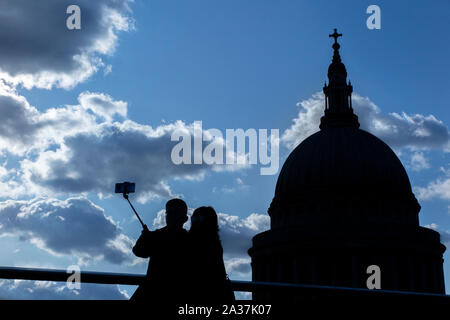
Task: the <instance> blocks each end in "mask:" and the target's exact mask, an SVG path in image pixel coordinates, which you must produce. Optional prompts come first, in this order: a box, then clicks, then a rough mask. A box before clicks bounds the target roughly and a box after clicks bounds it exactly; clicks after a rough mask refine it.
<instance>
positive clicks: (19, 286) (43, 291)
mask: <svg viewBox="0 0 450 320" xmlns="http://www.w3.org/2000/svg"><path fill="white" fill-rule="evenodd" d="M0 299H2V300H10V299H12V300H100V299H101V300H124V299H125V300H127V299H129V296H128V294H127V293H126V292H125V291H124V290H120V288H119V286H117V285H106V284H92V283H81V288H80V289H77V290H72V289H69V288H67V286H66V283H64V282H53V281H31V280H0Z"/></svg>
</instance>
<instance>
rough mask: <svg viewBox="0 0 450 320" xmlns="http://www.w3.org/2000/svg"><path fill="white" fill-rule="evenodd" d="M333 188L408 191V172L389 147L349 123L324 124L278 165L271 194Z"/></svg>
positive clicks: (292, 194)
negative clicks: (282, 163)
mask: <svg viewBox="0 0 450 320" xmlns="http://www.w3.org/2000/svg"><path fill="white" fill-rule="evenodd" d="M335 188H337V189H339V191H340V192H354V191H355V190H358V191H363V190H367V189H374V188H375V189H377V188H378V190H377V191H379V192H386V193H392V192H394V193H411V184H410V182H409V178H408V175H407V173H406V171H405V169H404V168H403V165H402V163H401V162H400V160H399V159H398V158H397V156H396V155H395V153H394V152H393V151H392V150H391V148H389V146H388V145H387V144H385V143H384V142H383V141H381V140H380V139H378V138H377V137H375V136H374V135H372V134H370V133H368V132H366V131H364V130H360V129H356V128H352V127H344V128H327V129H325V130H321V131H319V132H317V133H315V134H313V135H311V136H310V137H308V138H307V139H305V140H304V141H303V142H302V143H300V144H299V145H298V146H297V147H296V148H295V149H294V151H292V153H291V154H290V155H289V157H288V158H287V160H286V162H285V163H284V165H283V168H282V169H281V172H280V175H279V177H278V182H277V186H276V190H275V197H279V198H284V197H292V196H294V197H295V195H296V194H301V193H302V192H305V191H306V192H308V193H310V192H312V191H317V192H320V191H321V190H324V189H335Z"/></svg>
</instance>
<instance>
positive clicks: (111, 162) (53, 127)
mask: <svg viewBox="0 0 450 320" xmlns="http://www.w3.org/2000/svg"><path fill="white" fill-rule="evenodd" d="M78 101H79V105H66V106H64V107H59V108H49V109H46V110H45V111H44V112H40V111H39V110H37V109H36V108H35V107H33V106H31V105H30V104H29V103H28V101H27V100H26V99H25V98H24V97H23V96H21V95H19V94H18V93H17V92H16V90H14V89H11V88H9V87H7V86H4V85H3V86H2V85H1V82H0V111H2V118H1V119H0V152H3V153H5V152H9V153H12V154H14V155H17V156H19V157H21V159H20V160H19V162H20V168H15V169H14V171H8V169H6V168H5V167H3V168H2V169H1V170H0V197H1V196H8V197H13V198H18V197H20V196H37V195H39V196H41V195H50V194H55V193H58V195H64V194H66V193H69V194H79V193H84V192H94V193H96V194H99V195H101V196H102V197H106V196H108V195H110V194H111V193H112V191H113V187H114V184H115V183H116V182H120V181H125V180H132V181H134V182H136V183H137V185H138V188H137V193H136V196H137V198H138V201H140V202H146V201H148V200H150V199H152V198H154V197H170V196H173V193H172V191H171V189H170V187H169V184H168V181H169V180H170V179H188V180H201V179H202V178H203V177H204V175H205V174H206V172H208V170H213V171H224V170H225V171H229V170H232V171H234V170H239V169H242V168H246V167H247V166H245V165H239V164H236V165H214V164H213V165H207V164H205V163H203V164H199V165H196V164H192V165H191V164H180V165H176V164H174V163H173V161H172V159H171V152H172V149H173V147H174V146H175V145H176V144H177V143H178V141H172V140H171V136H172V134H173V133H174V132H175V131H184V132H187V133H188V134H189V135H190V137H191V139H193V138H195V137H198V135H201V134H203V135H205V136H207V137H209V136H211V135H210V133H209V131H208V130H203V132H202V131H200V132H198V131H196V130H194V124H185V123H184V122H182V121H177V122H175V123H169V124H164V125H160V126H158V127H156V128H153V127H151V126H148V125H142V124H139V123H136V122H134V121H131V120H128V119H126V114H127V103H126V102H124V101H121V100H114V99H113V98H112V97H111V96H109V95H107V94H104V93H91V92H83V93H81V94H80V95H79V97H78ZM116 115H118V116H120V117H121V118H122V119H121V120H122V122H118V121H115V120H116V119H115V116H116ZM210 143H213V144H214V145H215V146H216V147H219V148H224V143H225V142H224V140H223V139H217V140H214V141H213V142H210ZM194 152H197V151H196V150H193V153H194ZM199 152H202V150H200V151H199ZM227 152H231V153H234V151H231V150H227Z"/></svg>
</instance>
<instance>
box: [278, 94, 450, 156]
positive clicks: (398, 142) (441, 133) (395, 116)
mask: <svg viewBox="0 0 450 320" xmlns="http://www.w3.org/2000/svg"><path fill="white" fill-rule="evenodd" d="M297 105H298V106H299V107H300V110H299V114H298V116H297V117H296V118H295V119H293V124H292V125H291V127H290V128H288V129H287V130H285V132H284V133H283V135H282V137H281V141H282V142H283V143H284V144H285V145H286V146H287V147H288V148H290V149H293V148H294V147H296V146H297V145H298V144H299V143H300V142H302V141H303V140H304V139H305V138H307V137H308V136H310V135H311V134H313V133H315V132H317V131H318V130H319V123H320V117H321V116H322V115H323V110H324V105H325V103H324V95H323V93H320V92H318V93H315V94H313V95H312V97H311V98H309V99H307V100H303V101H301V102H299V103H298V104H297ZM352 105H353V109H354V110H355V113H356V115H357V116H358V119H359V123H360V124H361V129H363V130H366V131H368V132H370V133H372V134H374V135H375V136H377V137H379V138H380V139H382V140H383V141H385V142H386V143H387V144H389V145H390V146H391V147H393V148H403V147H407V148H410V149H413V150H418V149H421V150H429V149H442V150H446V149H447V148H448V145H449V141H450V134H449V131H448V129H447V127H446V126H445V125H444V124H443V122H442V121H440V120H438V119H436V118H435V117H434V116H433V115H428V116H424V115H421V114H414V115H409V114H406V113H405V112H402V113H401V114H399V113H395V112H394V113H389V114H383V113H382V112H381V111H380V109H379V108H378V106H377V105H375V103H373V102H372V101H371V100H370V99H369V98H367V97H362V96H360V95H359V94H357V93H354V94H353V95H352Z"/></svg>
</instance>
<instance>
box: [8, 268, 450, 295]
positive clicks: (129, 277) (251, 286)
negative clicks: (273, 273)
mask: <svg viewBox="0 0 450 320" xmlns="http://www.w3.org/2000/svg"><path fill="white" fill-rule="evenodd" d="M71 274H73V273H70V272H68V271H66V270H57V269H42V268H22V267H0V279H20V280H37V281H57V282H60V281H63V282H66V281H67V279H68V277H69V276H70V275H71ZM144 279H145V275H144V274H130V273H113V272H96V271H80V282H82V283H97V284H118V285H139V284H140V283H141V282H142V281H143V280H144ZM231 285H232V288H233V290H234V291H246V292H257V291H273V290H281V291H283V292H288V291H289V292H291V291H295V292H308V293H309V294H315V293H335V294H355V293H357V294H368V295H378V294H381V295H384V296H404V297H409V296H411V297H413V296H414V297H418V296H420V297H436V298H444V299H447V300H449V301H450V295H445V294H437V293H426V292H411V291H394V290H381V289H380V290H369V289H364V288H350V287H333V286H321V285H308V284H293V283H283V282H261V281H243V280H231Z"/></svg>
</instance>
